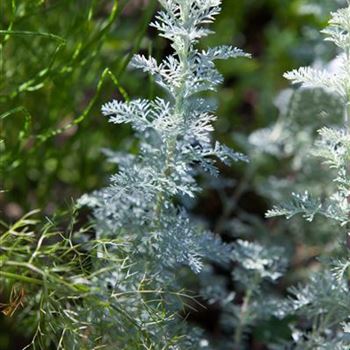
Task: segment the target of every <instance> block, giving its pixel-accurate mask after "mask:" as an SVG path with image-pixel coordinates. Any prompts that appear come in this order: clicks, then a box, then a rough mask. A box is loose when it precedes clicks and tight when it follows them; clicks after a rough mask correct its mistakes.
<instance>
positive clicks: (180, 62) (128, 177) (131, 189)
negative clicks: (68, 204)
mask: <svg viewBox="0 0 350 350" xmlns="http://www.w3.org/2000/svg"><path fill="white" fill-rule="evenodd" d="M159 3H160V4H161V5H162V10H161V11H160V12H159V13H158V14H157V16H156V18H155V21H154V22H153V23H152V24H151V25H152V26H153V27H155V28H157V29H158V31H159V32H160V35H161V36H162V37H164V38H166V39H168V40H169V41H170V42H171V47H172V48H173V49H174V53H173V54H171V55H169V56H167V57H165V58H164V59H163V61H162V62H160V63H159V62H157V60H156V59H155V58H153V57H145V56H143V55H136V56H135V57H134V58H133V59H132V61H131V67H134V68H138V69H141V70H143V71H144V72H146V73H149V74H151V75H152V76H153V78H154V81H155V82H156V84H157V85H158V86H159V87H160V88H161V90H162V91H163V94H162V96H160V97H157V98H155V99H153V100H147V99H136V100H133V101H130V102H122V101H116V100H114V101H111V102H109V103H106V104H105V105H104V106H103V107H102V113H103V114H104V115H105V116H107V117H108V118H109V121H110V122H111V123H113V124H121V123H127V124H130V125H131V126H132V128H133V129H134V131H135V135H136V136H137V137H138V139H139V153H138V154H132V155H130V154H121V153H115V152H112V151H108V150H107V151H106V150H105V153H106V154H107V156H108V158H109V159H110V160H111V161H112V162H113V163H116V164H118V172H117V173H116V174H115V175H113V176H112V177H111V179H110V185H109V186H108V187H106V188H104V189H102V190H100V191H97V192H95V193H93V194H90V195H85V196H83V197H82V198H81V199H80V205H88V206H90V207H91V208H93V214H94V221H95V229H96V232H97V237H98V238H99V239H106V238H110V237H113V238H117V239H118V238H120V239H123V241H124V242H126V247H125V250H126V251H127V254H128V255H127V268H125V269H121V268H120V267H119V266H118V263H117V262H116V265H115V270H117V271H115V270H111V271H109V269H110V268H111V265H110V263H109V262H108V260H106V264H105V268H106V269H107V270H108V276H100V278H99V283H102V284H103V283H106V281H107V280H108V282H109V286H111V288H112V290H113V292H114V293H117V294H118V293H119V291H128V292H129V293H131V292H134V293H135V295H138V300H135V299H137V297H136V296H135V298H134V300H132V301H133V303H131V304H130V306H129V308H130V310H129V312H130V314H131V315H133V317H135V319H139V318H140V316H139V314H140V313H141V314H144V317H145V320H151V319H152V313H150V312H149V310H150V306H148V305H147V308H146V306H145V303H144V299H145V296H144V295H143V294H142V293H138V291H139V290H140V285H145V286H147V288H148V289H149V290H156V291H162V292H163V293H164V295H168V294H169V296H166V297H164V299H165V301H166V302H167V306H166V307H165V309H161V310H158V312H159V313H164V314H165V315H167V314H168V312H169V310H175V314H176V312H178V311H179V310H180V309H181V307H183V305H182V304H181V303H179V302H178V301H176V297H175V295H174V296H172V294H171V293H169V291H172V290H178V289H180V288H181V283H180V281H178V280H177V279H176V273H175V272H176V269H180V268H183V267H189V268H190V269H191V270H192V271H193V272H195V273H199V272H200V271H201V270H202V269H203V265H204V263H205V261H207V260H211V261H215V262H216V263H227V262H228V261H229V260H230V259H232V247H230V246H229V245H226V244H224V243H223V242H222V241H221V240H219V239H218V238H216V237H215V236H214V235H213V234H212V233H211V232H208V231H207V230H206V229H205V228H203V227H202V226H201V225H199V224H197V223H195V222H193V221H192V220H191V219H190V217H189V215H188V214H187V213H186V211H185V209H184V208H183V207H182V206H181V205H180V204H175V203H176V202H175V201H174V199H175V198H177V199H178V202H179V203H181V200H182V199H183V198H193V197H194V196H195V195H196V193H198V192H199V191H200V187H199V185H198V183H197V181H196V177H195V176H196V173H197V172H198V169H202V170H203V171H205V172H208V173H209V174H211V175H214V176H217V175H218V170H217V167H216V162H217V161H218V160H219V161H221V162H223V163H226V164H230V163H231V162H232V161H246V160H247V159H246V157H245V156H244V155H242V154H240V153H238V152H234V151H232V150H231V149H229V148H228V147H226V146H225V145H222V144H221V143H219V142H218V141H216V142H213V141H212V137H211V132H212V131H213V122H214V121H215V119H216V116H215V115H214V113H213V104H212V103H211V101H210V100H209V99H207V98H205V97H204V95H203V94H202V92H206V91H215V90H216V86H217V85H218V84H220V83H221V82H222V81H223V77H222V76H221V75H220V73H219V72H218V71H217V70H216V68H215V64H214V62H215V61H216V60H218V59H227V58H235V57H248V56H249V55H247V54H245V53H244V52H243V51H242V50H240V49H237V48H234V47H230V46H219V47H215V48H210V49H208V50H203V51H199V50H197V49H196V47H195V45H196V43H197V42H198V40H199V39H200V38H202V37H205V36H207V35H208V34H210V33H211V31H210V30H209V29H208V28H207V25H208V24H209V23H211V22H212V21H213V20H214V16H215V15H217V14H218V13H219V12H220V4H221V1H220V0H160V1H159ZM105 254H108V255H113V254H116V252H115V251H114V248H113V247H107V249H103V250H101V251H100V255H101V256H103V255H105ZM101 268H103V266H102V267H101ZM167 293H168V294H167ZM153 294H154V295H155V296H157V293H153ZM162 295H163V294H162ZM177 304H179V305H177ZM151 305H153V307H154V308H153V309H154V310H152V312H157V305H158V304H157V298H156V299H154V301H153V303H151ZM159 305H161V304H159ZM143 308H145V312H144V313H142V312H140V310H142V309H143ZM183 311H185V310H183ZM168 317H169V318H170V320H169V322H166V323H167V324H168V327H162V328H161V329H162V330H163V332H162V335H161V336H158V335H157V334H156V333H157V332H159V331H160V329H159V327H158V328H157V331H155V330H152V329H149V332H150V333H152V332H155V335H154V337H153V338H154V340H155V344H156V348H159V349H160V348H162V347H161V346H162V344H163V346H164V342H163V340H164V341H166V339H167V338H168V339H172V337H171V335H172V334H174V332H175V330H176V328H177V327H175V326H176V325H175V326H174V322H172V321H173V318H172V317H171V316H168ZM180 324H181V327H182V328H183V330H182V331H181V332H180V334H182V337H180V339H183V342H182V343H181V345H176V346H179V347H178V348H179V349H180V348H181V349H185V348H186V349H187V348H189V349H195V348H197V347H201V348H207V346H204V345H205V344H206V340H205V339H201V338H200V337H197V338H195V337H194V336H193V334H192V333H190V332H189V330H188V329H187V330H185V328H186V327H185V325H183V322H180ZM155 325H156V323H155ZM181 327H180V328H181ZM187 333H190V334H191V335H190V336H189V337H188V336H186V334H187ZM160 339H162V341H160ZM191 339H192V340H191ZM190 340H191V344H190V345H186V344H187V342H189V341H190ZM179 343H180V342H179ZM188 344H189V343H188ZM203 344H204V345H203ZM176 346H175V345H174V347H169V348H171V349H178V348H177V347H176ZM167 348H168V347H167Z"/></svg>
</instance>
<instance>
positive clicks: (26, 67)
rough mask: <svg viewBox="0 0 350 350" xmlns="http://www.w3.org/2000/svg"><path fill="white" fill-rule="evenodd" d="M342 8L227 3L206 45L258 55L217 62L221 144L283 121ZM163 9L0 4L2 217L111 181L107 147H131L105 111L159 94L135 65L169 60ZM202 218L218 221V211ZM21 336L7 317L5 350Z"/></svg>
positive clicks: (47, 206) (282, 0)
mask: <svg viewBox="0 0 350 350" xmlns="http://www.w3.org/2000/svg"><path fill="white" fill-rule="evenodd" d="M337 5H338V3H337V2H336V1H334V0H332V1H330V0H329V1H326V0H324V1H323V2H320V1H318V2H315V3H314V2H313V1H310V0H309V1H308V0H304V1H302V0H239V1H237V0H223V11H222V13H221V14H220V16H219V17H218V19H217V21H216V22H215V24H214V28H213V29H214V31H215V34H214V35H212V36H210V37H208V38H207V39H206V40H205V41H204V42H202V43H201V45H202V46H203V47H205V46H208V45H211V46H212V45H218V44H229V43H231V44H233V45H234V46H238V47H241V48H243V49H244V50H245V51H247V52H249V53H251V54H252V55H253V59H252V60H245V59H237V60H229V61H225V62H220V63H219V69H220V71H221V72H222V73H223V75H224V76H225V83H224V85H223V86H222V87H221V88H220V91H219V93H218V95H217V99H218V105H219V110H218V115H219V119H218V122H217V125H216V134H217V135H216V136H217V138H218V139H221V140H223V141H224V142H225V143H227V144H228V145H231V146H234V147H235V148H239V144H237V142H235V137H234V134H235V133H240V134H243V135H248V134H249V133H251V132H252V131H254V130H256V129H257V128H261V127H265V126H267V125H269V124H270V123H272V122H274V121H275V120H276V118H277V115H278V112H277V109H276V107H275V106H274V103H273V101H274V99H275V97H276V95H277V94H278V92H279V91H280V90H281V89H282V88H284V87H286V86H287V85H288V83H287V82H286V81H284V79H283V78H282V74H283V72H285V71H286V70H289V69H292V68H296V67H299V66H301V65H308V64H310V63H312V62H313V61H314V60H315V58H316V57H317V58H319V59H325V60H327V59H329V58H330V57H332V55H333V51H332V50H329V49H328V47H327V45H325V44H321V43H320V40H321V37H320V35H319V29H320V28H322V27H324V25H325V23H326V22H327V20H328V13H329V10H330V9H334V8H335V7H336V6H337ZM156 8H157V4H156V1H155V0H129V1H125V0H124V1H123V0H120V1H117V0H0V191H1V192H0V217H1V220H3V221H5V222H12V221H14V220H16V219H18V218H19V217H20V216H21V215H23V214H24V213H26V212H28V211H29V210H32V209H35V208H40V209H42V210H43V213H44V215H46V216H50V215H53V214H54V213H55V212H59V211H63V210H66V209H67V208H69V207H70V206H71V203H72V201H74V200H75V199H77V198H78V197H79V196H80V195H81V194H83V193H86V192H90V191H92V190H95V189H98V188H100V187H102V186H103V185H104V184H105V183H106V181H107V179H108V176H109V175H110V174H111V172H112V170H113V168H112V166H111V165H109V164H108V163H107V162H106V161H105V158H104V156H103V154H102V153H101V149H102V148H104V147H108V148H112V149H117V148H121V147H126V146H128V147H129V146H130V145H133V140H132V138H131V132H130V129H129V128H128V127H124V126H113V125H111V124H108V123H107V121H106V119H105V118H104V117H102V116H101V113H100V106H101V105H102V103H104V102H106V101H109V100H111V99H112V98H117V99H121V98H128V96H131V97H132V98H134V97H137V96H146V97H152V96H154V95H155V94H156V92H157V91H156V88H155V86H154V84H153V81H152V80H151V79H150V78H148V77H145V76H144V75H143V74H141V73H139V72H135V71H130V70H128V68H127V64H128V61H129V60H130V58H131V56H132V54H133V53H135V52H142V53H144V54H148V53H152V54H153V55H154V56H156V57H158V58H161V57H162V56H163V55H164V54H165V53H166V52H167V51H168V50H169V47H168V46H167V43H166V41H164V40H163V39H160V38H158V37H157V36H156V33H155V31H154V30H152V29H150V28H149V27H148V24H149V22H150V21H151V19H152V17H153V15H154V12H155V10H156ZM278 166H279V165H278V164H276V163H272V165H271V166H270V168H269V169H267V172H268V173H273V172H274V171H276V167H278ZM243 170H244V166H242V167H241V166H236V167H235V168H234V169H233V170H232V171H230V172H229V176H231V177H233V178H236V179H240V178H241V177H242V176H244V175H243ZM245 205H246V206H247V207H248V210H250V212H252V213H257V214H258V215H260V216H261V217H262V216H263V214H264V210H265V209H266V205H265V204H263V205H259V203H258V204H257V203H256V201H255V202H254V203H253V202H251V203H248V204H245ZM213 207H215V204H213ZM209 211H210V209H209ZM199 214H203V215H205V214H208V215H209V216H211V218H210V219H212V220H214V221H215V216H219V215H220V209H218V211H217V212H215V211H214V212H209V213H206V212H205V209H203V212H202V213H199ZM0 302H1V295H0ZM1 317H2V318H1ZM20 337H21V330H20V329H16V326H15V324H14V322H13V321H12V320H11V319H9V318H6V319H5V317H4V316H0V349H4V350H10V349H20V348H21V345H23V343H21V342H22V341H21V339H20Z"/></svg>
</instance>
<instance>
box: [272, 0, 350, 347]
mask: <svg viewBox="0 0 350 350" xmlns="http://www.w3.org/2000/svg"><path fill="white" fill-rule="evenodd" d="M323 33H324V34H325V35H326V40H328V41H331V42H333V43H334V44H335V45H337V46H338V48H339V51H340V53H339V56H338V57H337V59H336V62H337V64H336V66H335V69H333V70H332V71H331V70H329V69H328V70H327V69H324V70H320V69H315V68H310V67H303V68H299V69H297V70H293V71H291V72H288V73H286V74H285V77H286V78H287V79H289V80H291V81H292V82H293V83H296V84H301V85H302V86H303V87H304V88H308V89H320V88H321V89H323V90H325V91H326V92H327V93H330V94H332V95H334V96H335V99H336V100H337V101H338V103H339V104H340V106H341V107H342V109H343V115H344V117H343V120H338V121H337V124H338V125H336V126H324V127H322V128H321V129H320V130H319V131H318V134H319V138H318V140H317V141H316V143H315V145H314V147H313V149H312V151H311V154H312V155H314V156H316V157H317V158H318V159H322V161H323V165H324V168H325V171H328V170H329V171H330V173H331V174H332V179H331V181H330V183H329V184H325V185H324V186H323V185H322V186H323V188H326V189H327V191H326V192H324V193H323V195H322V196H320V197H315V196H314V195H313V194H312V193H311V192H310V191H308V190H306V191H305V192H302V193H293V199H292V200H291V201H289V202H287V203H286V204H284V205H280V206H275V207H274V208H273V209H272V210H270V211H268V213H267V217H273V216H286V217H287V218H291V217H293V216H294V215H297V214H301V215H302V216H303V217H304V218H305V219H306V220H307V221H313V220H314V218H315V216H316V215H322V216H324V217H325V218H326V219H327V220H329V221H333V222H334V223H337V224H338V230H337V231H338V238H339V239H342V240H344V241H345V242H346V244H342V245H341V247H340V248H337V249H334V248H333V250H332V251H331V252H330V251H329V252H328V255H329V256H327V258H325V257H323V259H321V261H322V264H321V266H322V267H323V268H322V270H321V271H319V272H318V273H315V274H313V275H312V276H311V277H310V281H309V282H308V283H307V284H306V285H300V286H297V287H295V288H292V289H291V298H290V300H289V301H288V302H286V303H285V304H284V308H285V314H293V313H295V314H297V315H299V316H301V317H302V318H303V319H304V320H309V322H310V323H309V325H308V326H307V327H297V326H296V327H295V328H294V329H293V332H292V335H293V342H292V344H289V345H283V346H282V347H279V346H278V347H276V348H283V349H286V348H288V349H289V348H291V349H348V348H349V346H350V337H349V327H348V324H349V323H348V322H349V315H350V299H349V287H348V267H349V258H350V256H349V238H348V237H349V224H350V222H349V221H350V219H349V218H350V216H349V214H350V201H349V198H350V192H349V191H350V190H349V187H350V186H349V185H350V174H349V171H350V170H349V157H350V141H349V140H350V133H349V125H348V124H349V111H350V109H349V106H350V90H349V87H350V72H349V67H350V3H349V2H348V6H347V7H345V8H341V9H339V10H338V11H336V12H334V13H332V16H331V20H330V22H329V26H328V27H327V28H326V29H325V30H323ZM310 117H312V116H310ZM320 184H322V183H320ZM282 308H283V307H282ZM308 328H309V329H310V330H308Z"/></svg>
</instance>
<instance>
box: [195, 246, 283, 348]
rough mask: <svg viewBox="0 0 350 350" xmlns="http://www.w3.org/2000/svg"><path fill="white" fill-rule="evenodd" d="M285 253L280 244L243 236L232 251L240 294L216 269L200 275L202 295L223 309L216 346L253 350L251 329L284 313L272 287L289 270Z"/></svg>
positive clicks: (234, 277) (207, 270)
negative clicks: (273, 244)
mask: <svg viewBox="0 0 350 350" xmlns="http://www.w3.org/2000/svg"><path fill="white" fill-rule="evenodd" d="M285 255H286V253H285V251H284V249H282V248H280V247H273V246H268V245H262V244H259V243H256V242H254V243H253V242H248V241H244V240H240V239H239V240H237V241H236V242H235V243H234V244H233V251H232V260H233V262H234V263H235V266H234V268H233V271H232V282H233V283H235V284H236V285H237V288H236V291H237V293H234V292H232V291H230V290H229V288H228V283H227V280H225V279H224V278H223V277H222V276H219V275H217V274H215V273H214V271H213V269H212V268H206V269H205V270H204V272H203V274H201V275H200V281H201V285H202V287H201V295H202V297H203V298H204V299H205V300H207V302H208V304H209V305H215V307H216V308H220V310H221V313H220V326H221V329H222V331H223V336H222V339H220V341H219V344H216V348H218V349H249V345H248V344H247V342H246V340H247V335H248V334H249V332H250V331H251V329H252V328H253V327H259V324H263V323H264V322H265V321H266V320H269V319H271V317H274V316H276V315H277V314H279V313H280V312H281V307H280V300H279V298H278V297H277V296H274V295H273V294H272V293H271V289H270V287H271V284H272V283H275V282H276V281H277V280H278V279H279V278H280V277H282V275H283V273H284V272H285V268H286V266H287V258H286V257H285ZM242 298H243V301H242V300H240V299H242Z"/></svg>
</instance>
